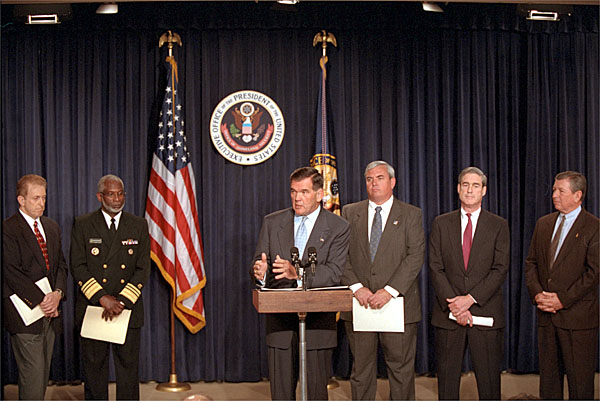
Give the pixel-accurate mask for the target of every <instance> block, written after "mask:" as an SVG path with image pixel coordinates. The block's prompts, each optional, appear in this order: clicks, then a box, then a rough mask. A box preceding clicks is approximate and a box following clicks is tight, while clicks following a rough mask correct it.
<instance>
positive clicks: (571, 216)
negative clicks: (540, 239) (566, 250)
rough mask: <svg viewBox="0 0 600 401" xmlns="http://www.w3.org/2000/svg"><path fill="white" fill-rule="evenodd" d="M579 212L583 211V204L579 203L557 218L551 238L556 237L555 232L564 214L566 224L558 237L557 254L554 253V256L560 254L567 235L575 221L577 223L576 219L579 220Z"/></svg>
mask: <svg viewBox="0 0 600 401" xmlns="http://www.w3.org/2000/svg"><path fill="white" fill-rule="evenodd" d="M579 213H581V205H579V207H578V208H577V209H575V210H573V211H571V212H569V213H567V214H563V213H559V214H558V219H556V223H554V230H553V231H552V237H551V238H554V234H555V233H556V230H557V229H558V226H559V225H560V221H561V219H562V216H565V224H564V225H563V228H562V231H561V232H560V238H559V239H558V246H557V247H556V255H554V258H556V256H557V255H558V254H559V252H560V248H561V247H562V244H563V242H564V241H565V238H566V237H567V234H568V233H569V230H570V229H571V227H573V223H575V220H577V216H579Z"/></svg>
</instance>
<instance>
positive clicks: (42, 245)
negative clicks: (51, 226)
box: [33, 221, 50, 270]
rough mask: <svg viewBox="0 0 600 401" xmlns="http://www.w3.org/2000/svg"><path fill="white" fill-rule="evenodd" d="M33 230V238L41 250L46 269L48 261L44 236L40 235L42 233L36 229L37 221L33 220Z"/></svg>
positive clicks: (48, 264)
mask: <svg viewBox="0 0 600 401" xmlns="http://www.w3.org/2000/svg"><path fill="white" fill-rule="evenodd" d="M33 232H34V233H35V238H36V239H37V242H38V244H39V245H40V249H41V250H42V254H43V255H44V260H45V261H46V270H50V262H49V261H48V247H47V246H46V241H44V237H42V233H41V232H40V230H39V229H38V225H37V221H34V222H33Z"/></svg>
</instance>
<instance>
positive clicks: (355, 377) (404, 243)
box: [342, 161, 425, 400]
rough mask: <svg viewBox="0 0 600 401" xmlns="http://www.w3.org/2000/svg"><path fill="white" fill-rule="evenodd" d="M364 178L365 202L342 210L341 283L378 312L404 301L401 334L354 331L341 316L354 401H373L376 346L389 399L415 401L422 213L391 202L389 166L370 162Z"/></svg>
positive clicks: (346, 316) (348, 317) (391, 171)
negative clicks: (344, 252)
mask: <svg viewBox="0 0 600 401" xmlns="http://www.w3.org/2000/svg"><path fill="white" fill-rule="evenodd" d="M365 179H366V184H367V194H368V197H369V199H368V200H364V201H362V202H357V203H352V204H350V205H346V206H345V207H344V208H343V209H342V217H344V218H345V219H346V220H348V222H349V223H350V226H351V235H350V250H349V253H348V259H347V262H346V270H345V271H344V275H343V277H342V284H344V285H349V286H350V289H351V290H352V291H353V292H354V297H355V298H356V299H357V300H358V302H359V303H360V305H362V306H363V307H365V308H366V307H370V308H373V309H380V308H382V307H383V306H384V305H386V304H387V303H388V302H389V301H390V300H391V299H392V298H396V297H399V296H400V297H404V332H403V333H387V332H386V333H384V332H381V333H378V332H359V331H354V329H353V325H352V321H351V320H352V315H351V314H350V313H343V314H342V319H344V320H346V333H347V334H348V340H349V342H350V349H351V350H352V355H353V356H354V366H353V367H352V374H351V377H350V383H351V387H352V399H353V400H374V399H375V393H376V390H377V375H376V368H377V366H376V365H377V343H378V341H379V343H381V346H382V348H383V352H384V356H385V361H386V365H387V371H388V377H389V381H390V399H392V400H408V399H414V398H415V372H414V365H415V353H416V345H417V323H418V322H419V321H420V320H421V301H420V299H419V285H418V281H417V277H418V276H419V272H420V271H421V266H422V265H423V258H424V252H425V238H424V233H423V222H422V217H421V209H419V208H417V207H415V206H412V205H409V204H407V203H404V202H400V201H399V200H398V199H396V198H394V196H393V194H392V191H393V189H394V186H395V185H396V179H395V178H394V169H393V168H392V167H391V166H390V165H389V164H388V163H386V162H384V161H374V162H371V163H370V164H369V165H368V166H367V168H366V169H365Z"/></svg>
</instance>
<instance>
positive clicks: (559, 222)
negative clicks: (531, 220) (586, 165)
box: [525, 171, 598, 399]
mask: <svg viewBox="0 0 600 401" xmlns="http://www.w3.org/2000/svg"><path fill="white" fill-rule="evenodd" d="M586 186H587V182H586V179H585V177H584V176H583V175H582V174H580V173H578V172H575V171H565V172H562V173H559V174H557V175H556V177H555V178H554V186H553V187H552V201H553V202H554V207H555V208H556V210H557V211H558V212H554V213H551V214H548V215H546V216H543V217H541V218H540V219H539V220H538V222H537V224H536V226H535V230H534V232H533V238H532V239H531V244H530V246H529V255H528V256H527V259H526V261H525V278H526V282H527V288H528V289H529V295H530V297H531V299H532V301H533V303H534V305H536V307H537V318H538V353H539V365H540V397H541V398H543V399H562V398H563V385H564V374H565V373H566V374H567V379H568V382H569V398H570V399H593V398H594V371H595V370H596V363H597V362H598V348H597V347H598V218H597V217H595V216H593V215H592V214H590V213H588V212H587V211H586V210H585V209H583V207H582V206H581V204H582V202H583V198H584V197H585V191H586Z"/></svg>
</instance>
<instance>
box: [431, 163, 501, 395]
mask: <svg viewBox="0 0 600 401" xmlns="http://www.w3.org/2000/svg"><path fill="white" fill-rule="evenodd" d="M457 191H458V196H459V198H460V204H461V208H460V209H459V210H455V211H453V212H449V213H446V214H443V215H441V216H438V217H436V218H435V220H434V221H433V225H432V228H431V236H430V240H429V268H430V276H431V282H432V284H433V288H434V291H435V297H436V299H435V301H436V302H434V303H433V313H432V318H431V324H432V325H433V326H434V327H435V328H436V330H435V346H436V356H437V372H438V397H439V399H440V400H457V399H458V398H459V387H460V374H461V367H462V360H463V356H464V353H465V349H466V347H467V346H468V347H469V352H470V354H471V359H472V361H473V369H474V370H475V378H476V380H477V390H478V392H479V399H481V400H484V399H485V400H499V399H500V372H501V369H502V355H503V344H504V330H503V329H504V325H505V321H504V302H503V297H502V284H503V283H504V280H505V279H506V274H507V272H508V266H509V260H510V234H509V230H508V223H507V221H506V220H505V219H503V218H502V217H499V216H496V215H495V214H493V213H490V212H488V211H486V210H483V209H482V208H481V202H482V199H483V197H484V196H485V194H486V191H487V177H486V176H485V174H483V172H482V171H481V170H480V169H478V168H477V167H467V168H465V169H464V170H463V171H461V173H460V175H459V176H458V186H457ZM450 315H451V316H452V317H453V319H450ZM474 316H475V317H488V318H493V324H492V325H491V327H487V326H482V325H478V324H477V323H474V321H473V317H474Z"/></svg>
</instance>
